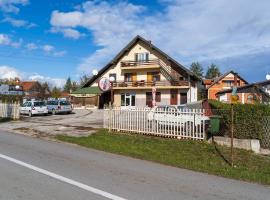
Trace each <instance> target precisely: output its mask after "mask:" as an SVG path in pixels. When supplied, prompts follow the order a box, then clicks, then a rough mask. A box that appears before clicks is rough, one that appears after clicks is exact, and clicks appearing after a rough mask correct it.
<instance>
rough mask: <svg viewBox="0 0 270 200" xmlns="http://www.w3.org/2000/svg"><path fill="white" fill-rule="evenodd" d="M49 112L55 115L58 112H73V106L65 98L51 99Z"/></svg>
mask: <svg viewBox="0 0 270 200" xmlns="http://www.w3.org/2000/svg"><path fill="white" fill-rule="evenodd" d="M47 108H48V112H49V113H52V114H53V115H55V114H57V113H67V114H70V113H71V112H72V106H71V104H70V102H69V101H64V100H51V101H48V102H47Z"/></svg>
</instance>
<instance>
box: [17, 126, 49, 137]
mask: <svg viewBox="0 0 270 200" xmlns="http://www.w3.org/2000/svg"><path fill="white" fill-rule="evenodd" d="M13 130H15V131H19V132H22V133H25V134H26V135H30V136H32V137H36V138H44V137H50V135H49V134H48V133H45V132H42V131H39V130H36V129H32V128H27V127H20V128H15V129H13Z"/></svg>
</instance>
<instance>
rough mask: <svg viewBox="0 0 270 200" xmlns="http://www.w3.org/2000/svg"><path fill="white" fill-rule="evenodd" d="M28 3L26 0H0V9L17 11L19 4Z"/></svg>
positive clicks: (10, 11)
mask: <svg viewBox="0 0 270 200" xmlns="http://www.w3.org/2000/svg"><path fill="white" fill-rule="evenodd" d="M26 4H28V0H0V10H2V11H3V12H9V13H18V12H19V11H20V9H19V8H18V6H19V5H26Z"/></svg>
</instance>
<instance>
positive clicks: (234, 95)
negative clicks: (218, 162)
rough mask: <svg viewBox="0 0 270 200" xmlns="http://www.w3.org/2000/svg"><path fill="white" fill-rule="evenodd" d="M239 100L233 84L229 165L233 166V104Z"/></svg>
mask: <svg viewBox="0 0 270 200" xmlns="http://www.w3.org/2000/svg"><path fill="white" fill-rule="evenodd" d="M238 100H239V97H238V95H237V87H236V86H234V87H233V89H232V95H231V166H232V167H233V137H234V108H233V107H234V104H236V103H237V102H238Z"/></svg>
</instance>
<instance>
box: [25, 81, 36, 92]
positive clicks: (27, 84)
mask: <svg viewBox="0 0 270 200" xmlns="http://www.w3.org/2000/svg"><path fill="white" fill-rule="evenodd" d="M36 84H39V83H38V82H37V81H23V82H21V86H22V88H23V91H29V90H31V89H32V88H33V87H34V86H35V85H36Z"/></svg>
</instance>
